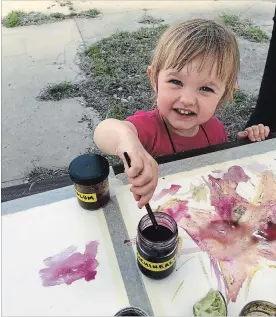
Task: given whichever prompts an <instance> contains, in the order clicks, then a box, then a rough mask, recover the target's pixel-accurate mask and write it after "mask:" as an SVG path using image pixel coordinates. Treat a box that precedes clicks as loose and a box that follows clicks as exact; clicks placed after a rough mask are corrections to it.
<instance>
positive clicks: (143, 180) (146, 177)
mask: <svg viewBox="0 0 276 317" xmlns="http://www.w3.org/2000/svg"><path fill="white" fill-rule="evenodd" d="M152 178H153V171H152V166H151V164H148V163H144V169H143V170H142V173H141V174H140V175H138V176H137V177H135V178H131V179H129V182H130V183H131V184H132V185H134V186H137V187H139V186H144V185H146V184H148V183H149V182H151V181H152Z"/></svg>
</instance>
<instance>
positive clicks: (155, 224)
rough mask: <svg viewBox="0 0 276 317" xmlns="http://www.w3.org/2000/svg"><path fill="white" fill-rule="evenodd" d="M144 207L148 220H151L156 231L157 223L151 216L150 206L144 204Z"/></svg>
mask: <svg viewBox="0 0 276 317" xmlns="http://www.w3.org/2000/svg"><path fill="white" fill-rule="evenodd" d="M145 207H146V209H147V212H148V215H149V217H150V220H151V222H152V224H153V226H154V228H155V229H156V230H157V229H158V223H157V221H156V219H155V217H154V214H153V211H152V209H151V207H150V205H149V204H145Z"/></svg>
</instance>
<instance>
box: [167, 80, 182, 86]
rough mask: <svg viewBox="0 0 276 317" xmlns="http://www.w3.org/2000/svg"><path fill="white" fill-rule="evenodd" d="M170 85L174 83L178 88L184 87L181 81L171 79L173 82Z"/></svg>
mask: <svg viewBox="0 0 276 317" xmlns="http://www.w3.org/2000/svg"><path fill="white" fill-rule="evenodd" d="M169 83H172V84H174V85H177V86H182V83H181V81H180V80H177V79H171V80H170V81H169Z"/></svg>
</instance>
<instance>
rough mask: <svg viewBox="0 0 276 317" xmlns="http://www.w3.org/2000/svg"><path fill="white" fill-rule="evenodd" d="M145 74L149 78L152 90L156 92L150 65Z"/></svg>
mask: <svg viewBox="0 0 276 317" xmlns="http://www.w3.org/2000/svg"><path fill="white" fill-rule="evenodd" d="M147 74H148V76H149V79H150V83H151V86H152V89H153V90H154V91H155V92H156V83H155V79H154V78H153V76H152V66H151V65H150V66H149V67H148V68H147Z"/></svg>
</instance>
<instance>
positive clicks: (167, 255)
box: [136, 212, 178, 279]
mask: <svg viewBox="0 0 276 317" xmlns="http://www.w3.org/2000/svg"><path fill="white" fill-rule="evenodd" d="M154 215H155V219H156V221H157V223H158V225H159V228H158V230H156V229H155V228H154V226H153V225H152V222H151V220H150V217H149V215H148V214H147V215H145V216H144V217H143V218H142V219H141V220H140V222H139V224H138V232H137V238H136V246H137V264H138V267H139V269H140V271H141V272H142V273H143V274H144V275H146V276H147V277H149V278H152V279H163V278H165V277H167V276H169V275H170V274H171V273H172V272H173V271H174V269H175V266H176V258H177V249H178V229H177V224H176V222H175V220H174V219H173V218H172V217H171V216H169V215H167V214H166V213H163V212H155V213H154Z"/></svg>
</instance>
